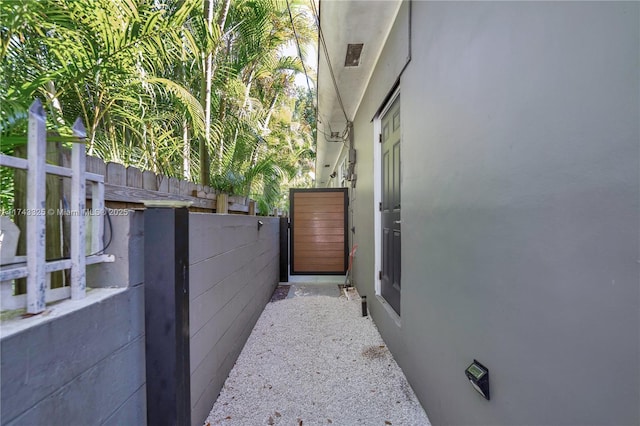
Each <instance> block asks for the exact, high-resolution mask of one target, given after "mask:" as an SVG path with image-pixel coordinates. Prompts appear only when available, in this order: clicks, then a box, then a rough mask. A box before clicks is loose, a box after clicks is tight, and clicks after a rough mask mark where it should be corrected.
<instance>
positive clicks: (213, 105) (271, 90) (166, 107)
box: [0, 0, 316, 211]
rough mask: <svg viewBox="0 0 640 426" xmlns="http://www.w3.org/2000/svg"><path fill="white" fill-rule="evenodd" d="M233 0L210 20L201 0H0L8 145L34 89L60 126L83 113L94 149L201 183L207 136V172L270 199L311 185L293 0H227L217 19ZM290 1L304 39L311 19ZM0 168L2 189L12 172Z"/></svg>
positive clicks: (21, 130) (227, 187) (19, 130)
mask: <svg viewBox="0 0 640 426" xmlns="http://www.w3.org/2000/svg"><path fill="white" fill-rule="evenodd" d="M226 1H227V0H220V1H216V2H213V0H211V2H212V3H213V5H214V7H215V8H216V9H215V16H216V19H215V21H216V22H219V23H220V26H218V25H215V24H214V25H211V26H210V25H208V24H207V21H206V17H205V16H204V13H203V11H204V6H205V4H204V0H162V1H146V0H39V1H19V0H14V1H10V0H4V1H2V2H0V36H1V44H0V98H1V99H2V102H1V104H0V136H1V137H2V151H3V152H8V151H10V149H11V144H10V141H11V140H12V139H11V138H12V137H15V136H20V137H23V136H24V135H25V133H26V111H27V108H28V106H29V105H30V104H31V102H32V101H33V99H34V98H35V97H39V98H40V99H41V100H42V101H43V104H44V105H45V108H46V110H47V112H48V115H49V117H53V120H51V119H50V120H49V121H48V126H49V127H50V128H51V129H55V130H56V131H57V132H58V133H60V134H61V135H68V134H69V133H70V125H71V124H72V123H73V121H74V120H75V119H76V117H78V116H80V117H81V118H82V119H83V121H84V123H85V126H86V128H87V133H88V134H87V136H88V145H89V153H90V154H92V155H97V156H99V157H101V158H103V159H104V160H106V161H115V162H119V163H121V164H124V165H127V166H128V165H133V166H136V167H139V168H142V169H148V170H152V171H155V172H157V173H163V174H165V175H168V176H172V177H179V178H187V179H191V180H194V181H197V178H196V176H198V173H199V171H200V169H201V166H202V165H201V164H200V156H199V150H198V144H199V141H201V140H202V141H203V143H204V146H205V148H206V152H208V153H210V154H211V155H210V157H211V158H210V162H211V163H210V168H211V170H212V171H213V173H212V175H211V177H210V178H209V179H207V180H205V182H202V183H204V184H209V185H211V186H213V187H215V188H217V189H218V190H219V191H221V192H229V193H231V194H234V195H245V196H252V197H256V198H257V199H258V200H259V205H262V206H263V207H264V208H265V210H264V211H271V209H272V208H273V207H276V206H279V205H280V206H284V201H283V200H284V194H286V188H285V185H304V184H305V183H306V184H309V183H310V179H308V171H309V169H310V167H311V166H310V165H311V164H312V161H311V160H312V158H313V141H314V140H315V138H314V132H315V109H314V107H313V94H312V93H309V92H308V90H302V89H298V88H296V86H295V84H294V76H295V73H299V72H301V71H302V69H303V68H302V63H301V62H300V59H299V58H297V57H289V56H286V55H283V53H282V52H283V50H284V48H285V47H286V46H287V45H290V44H291V43H293V40H294V35H293V30H292V28H291V24H290V22H289V15H288V12H287V9H286V2H285V1H282V0H235V1H231V3H230V7H229V11H228V15H227V16H226V19H225V20H221V19H220V18H222V17H223V15H222V11H223V10H224V6H225V3H226ZM292 8H293V11H294V15H295V25H296V30H297V33H298V36H299V38H300V40H301V44H302V47H303V50H304V48H305V46H306V45H307V44H309V43H312V42H314V41H315V39H316V35H315V32H314V30H313V25H312V19H311V17H310V14H309V13H308V11H307V10H306V9H305V8H304V7H303V6H301V5H298V4H297V3H295V2H293V4H292ZM207 55H214V57H213V70H212V87H213V90H212V93H211V97H210V104H209V103H207V102H205V99H207V98H206V97H205V87H204V84H203V82H204V78H205V64H206V60H205V59H206V57H207ZM209 106H210V111H211V114H210V115H207V114H206V113H205V111H206V110H207V108H208V107H209ZM205 107H207V108H205ZM185 160H186V161H185ZM203 170H204V169H203ZM5 174H6V175H7V176H5ZM305 176H306V177H305ZM0 178H2V185H3V186H2V189H3V190H2V194H1V197H2V200H5V198H6V199H8V198H9V197H10V193H11V191H10V190H9V189H7V188H10V183H9V175H8V174H7V173H5V172H4V171H3V172H2V174H1V175H0ZM5 189H6V190H5ZM3 202H4V201H3Z"/></svg>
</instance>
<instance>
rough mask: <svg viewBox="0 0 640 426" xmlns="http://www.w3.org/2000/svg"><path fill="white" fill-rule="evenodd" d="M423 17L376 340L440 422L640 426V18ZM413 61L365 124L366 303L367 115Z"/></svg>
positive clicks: (360, 277)
mask: <svg viewBox="0 0 640 426" xmlns="http://www.w3.org/2000/svg"><path fill="white" fill-rule="evenodd" d="M412 20H413V36H412V52H411V62H410V63H409V65H408V66H407V68H406V70H405V71H404V73H403V75H402V78H401V81H400V93H401V94H400V96H401V111H402V112H401V115H402V132H403V156H402V166H403V173H402V179H403V181H402V197H403V200H402V230H403V234H402V235H403V240H402V253H403V259H402V302H401V303H402V318H401V319H400V321H399V322H400V325H398V322H397V321H395V320H394V318H393V317H392V315H390V314H389V313H388V311H387V310H386V309H384V307H383V305H382V304H381V303H380V301H379V300H377V299H376V298H371V297H370V298H369V300H370V308H371V311H372V315H373V317H374V319H375V320H376V322H377V324H378V326H379V328H380V330H381V332H382V334H383V337H384V338H385V340H386V341H387V343H388V345H389V347H390V348H391V350H392V351H393V353H394V355H395V356H396V358H397V360H398V362H399V364H400V365H401V367H402V368H403V369H404V371H405V373H406V374H407V376H408V379H409V381H410V382H411V384H412V386H413V388H414V389H415V391H416V393H417V394H418V397H419V398H420V400H421V401H422V403H423V405H424V407H425V409H426V410H427V413H428V415H429V416H430V418H431V420H432V421H433V422H434V423H435V424H502V425H507V424H509V425H512V424H638V423H639V422H640V413H639V408H638V407H639V406H638V401H639V400H640V378H639V376H640V373H639V372H640V367H639V363H638V360H639V359H640V353H639V335H640V325H639V324H640V317H639V312H640V302H639V290H638V287H639V280H640V273H639V266H640V265H639V264H638V259H640V252H639V247H638V242H639V239H638V237H639V235H638V230H639V211H640V202H639V194H640V191H639V190H640V176H639V164H638V159H639V140H640V130H639V117H640V97H639V96H640V80H639V78H638V76H639V75H640V64H639V57H640V37H639V36H638V34H640V24H639V22H640V5H639V4H638V3H635V2H629V3H614V2H603V3H592V2H557V3H521V2H496V3H490V2H475V3H473V2H472V3H456V2H435V3H431V2H421V1H414V2H413V17H412ZM394 31H405V29H404V28H401V26H398V27H397V28H395V29H394ZM390 39H393V37H391V38H390ZM401 56H402V55H398V54H397V53H396V51H395V50H393V49H385V51H384V52H383V54H382V56H381V58H380V62H379V64H380V65H379V66H378V69H377V71H376V72H375V73H374V76H373V78H372V80H371V83H370V85H369V87H370V89H369V90H368V92H367V94H366V95H365V98H364V99H363V101H362V103H361V106H360V110H359V112H358V115H357V117H356V120H355V132H356V148H357V149H358V166H357V167H358V169H357V173H358V185H357V189H356V192H357V195H356V201H355V203H354V213H355V226H356V236H355V240H356V241H355V242H356V243H358V244H359V247H360V248H359V251H358V257H357V259H356V262H355V264H354V267H355V272H354V278H355V280H356V283H357V285H358V287H359V289H360V291H361V292H362V293H364V294H372V293H373V286H374V279H375V277H374V273H375V268H374V258H373V257H374V255H373V247H374V244H375V241H374V238H373V234H372V233H371V232H370V230H371V229H372V228H371V227H372V226H373V222H374V213H373V212H374V211H375V207H374V200H373V187H374V181H373V177H372V174H371V173H370V172H367V170H372V169H373V146H374V144H373V141H374V134H373V124H372V123H371V122H370V120H371V117H372V114H373V113H375V111H376V110H377V109H378V108H379V107H380V105H381V103H382V101H383V99H384V96H385V94H384V93H381V92H384V91H385V90H387V91H388V90H390V89H391V87H390V84H389V82H393V81H395V79H396V78H397V76H394V75H393V72H390V71H388V70H389V67H388V66H384V64H385V63H387V62H389V61H398V60H402V57H401ZM473 358H477V359H478V360H479V361H481V362H482V363H484V364H485V365H486V366H487V367H488V368H489V369H490V375H491V383H492V399H491V401H485V400H483V399H482V398H481V397H480V396H479V395H478V394H477V393H476V392H475V391H474V390H473V389H472V387H471V386H470V385H469V383H468V382H467V380H466V378H465V376H464V369H465V367H466V366H467V365H468V364H469V363H470V362H471V360H472V359H473Z"/></svg>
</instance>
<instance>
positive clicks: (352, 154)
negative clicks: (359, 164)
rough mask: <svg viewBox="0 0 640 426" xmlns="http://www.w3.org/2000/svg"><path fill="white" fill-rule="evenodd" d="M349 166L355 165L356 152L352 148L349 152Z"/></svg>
mask: <svg viewBox="0 0 640 426" xmlns="http://www.w3.org/2000/svg"><path fill="white" fill-rule="evenodd" d="M349 164H356V150H355V149H354V148H351V149H350V150H349Z"/></svg>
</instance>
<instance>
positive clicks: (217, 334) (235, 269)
mask: <svg viewBox="0 0 640 426" xmlns="http://www.w3.org/2000/svg"><path fill="white" fill-rule="evenodd" d="M258 220H260V221H262V222H263V223H264V225H263V226H262V228H261V229H260V230H259V231H258V227H257V223H258ZM279 226H280V225H279V219H277V218H266V217H255V216H237V215H217V214H206V213H191V214H190V215H189V234H190V235H189V237H190V238H189V257H190V260H189V264H190V266H189V280H190V289H189V291H190V307H189V309H190V312H189V327H190V336H191V346H190V351H191V418H192V424H193V425H201V424H202V423H203V422H204V420H205V419H206V417H207V415H208V414H209V411H210V410H211V407H212V406H213V403H214V402H215V400H216V398H217V396H218V393H219V392H220V389H221V388H222V385H223V384H224V381H225V380H226V378H227V375H228V374H229V371H230V370H231V368H232V367H233V364H234V362H235V360H236V359H237V357H238V355H239V354H240V351H241V350H242V348H243V346H244V343H245V342H246V340H247V338H248V337H249V335H250V334H251V330H252V329H253V326H254V325H255V323H256V321H257V320H258V317H259V316H260V314H261V313H262V310H263V309H264V306H265V305H266V303H267V302H268V300H269V297H270V296H271V294H272V293H273V290H274V288H275V286H276V285H277V284H278V278H279V254H280V252H279Z"/></svg>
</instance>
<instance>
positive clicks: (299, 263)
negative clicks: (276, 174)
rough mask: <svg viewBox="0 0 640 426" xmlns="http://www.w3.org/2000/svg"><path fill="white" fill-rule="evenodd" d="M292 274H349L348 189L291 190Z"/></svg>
mask: <svg viewBox="0 0 640 426" xmlns="http://www.w3.org/2000/svg"><path fill="white" fill-rule="evenodd" d="M289 195H290V197H289V200H290V210H291V212H290V216H291V250H290V252H291V275H344V274H345V273H346V271H347V251H348V246H347V243H348V241H347V207H348V204H349V199H348V194H347V188H317V189H316V188H314V189H291V190H290V194H289Z"/></svg>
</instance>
